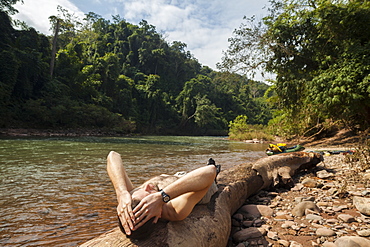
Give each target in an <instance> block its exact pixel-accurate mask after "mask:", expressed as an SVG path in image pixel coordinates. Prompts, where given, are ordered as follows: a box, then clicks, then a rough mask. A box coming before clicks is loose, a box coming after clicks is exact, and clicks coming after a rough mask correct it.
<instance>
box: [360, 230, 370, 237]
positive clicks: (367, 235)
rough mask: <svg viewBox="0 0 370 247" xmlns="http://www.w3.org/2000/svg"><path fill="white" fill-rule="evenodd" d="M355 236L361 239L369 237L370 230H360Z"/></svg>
mask: <svg viewBox="0 0 370 247" xmlns="http://www.w3.org/2000/svg"><path fill="white" fill-rule="evenodd" d="M357 234H358V235H359V236H361V237H370V230H360V231H357Z"/></svg>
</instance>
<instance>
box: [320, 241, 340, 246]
mask: <svg viewBox="0 0 370 247" xmlns="http://www.w3.org/2000/svg"><path fill="white" fill-rule="evenodd" d="M322 247H337V246H336V245H335V244H334V243H333V242H325V243H323V244H322Z"/></svg>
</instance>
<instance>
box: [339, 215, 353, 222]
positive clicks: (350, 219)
mask: <svg viewBox="0 0 370 247" xmlns="http://www.w3.org/2000/svg"><path fill="white" fill-rule="evenodd" d="M338 219H339V220H342V221H343V222H346V223H350V222H354V221H356V220H355V217H353V216H352V215H349V214H340V215H338Z"/></svg>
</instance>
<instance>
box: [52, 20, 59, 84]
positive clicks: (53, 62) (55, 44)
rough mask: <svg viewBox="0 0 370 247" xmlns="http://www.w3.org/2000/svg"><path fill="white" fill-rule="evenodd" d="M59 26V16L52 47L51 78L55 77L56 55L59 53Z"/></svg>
mask: <svg viewBox="0 0 370 247" xmlns="http://www.w3.org/2000/svg"><path fill="white" fill-rule="evenodd" d="M59 28H60V19H59V18H58V19H57V23H56V24H55V30H54V38H53V46H52V49H51V60H50V77H51V78H53V72H54V65H55V55H56V53H57V40H58V33H59Z"/></svg>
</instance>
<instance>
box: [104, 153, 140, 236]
mask: <svg viewBox="0 0 370 247" xmlns="http://www.w3.org/2000/svg"><path fill="white" fill-rule="evenodd" d="M107 172H108V175H109V177H110V179H111V181H112V183H113V186H114V189H115V191H116V195H117V201H118V206H117V213H118V217H119V218H120V220H121V224H122V226H123V228H124V229H125V232H126V234H128V235H130V234H131V230H133V229H134V222H135V216H134V214H133V212H132V208H131V194H130V191H131V190H133V185H132V183H131V180H130V179H129V177H128V176H127V173H126V170H125V167H124V166H123V163H122V159H121V155H120V154H119V153H116V152H114V151H111V152H110V153H109V154H108V157H107Z"/></svg>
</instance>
